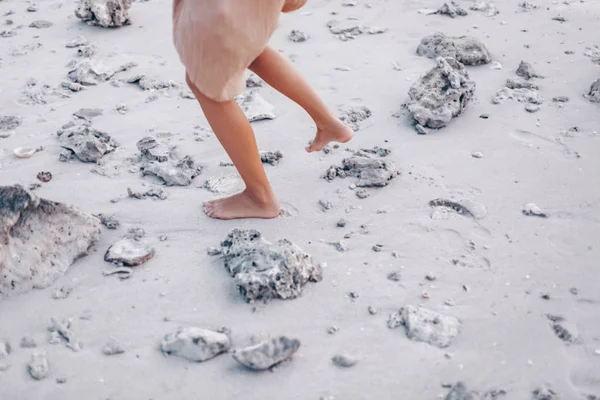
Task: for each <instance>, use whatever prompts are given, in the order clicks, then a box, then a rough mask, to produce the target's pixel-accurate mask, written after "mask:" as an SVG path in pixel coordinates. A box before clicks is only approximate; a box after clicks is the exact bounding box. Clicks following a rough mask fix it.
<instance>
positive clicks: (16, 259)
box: [0, 185, 100, 298]
mask: <svg viewBox="0 0 600 400" xmlns="http://www.w3.org/2000/svg"><path fill="white" fill-rule="evenodd" d="M99 237H100V221H99V220H98V219H97V218H95V217H93V216H91V215H88V214H85V213H83V212H81V211H79V210H77V209H75V208H73V207H69V206H66V205H64V204H62V203H58V202H54V201H49V200H45V199H40V198H38V197H37V196H35V195H34V194H33V193H31V192H29V191H27V190H25V189H24V188H23V187H21V186H18V185H16V186H0V243H2V246H0V298H2V297H7V296H10V295H13V294H19V293H25V292H28V291H30V290H31V289H34V288H46V287H48V286H50V285H51V284H52V283H53V282H54V281H55V280H56V279H58V278H59V277H61V276H62V275H64V273H65V272H66V271H67V270H68V269H69V267H70V266H71V265H72V264H73V263H74V262H75V260H78V259H80V258H82V257H83V256H85V255H87V253H88V251H89V249H90V247H92V246H93V245H94V244H95V243H96V242H97V241H98V239H99Z"/></svg>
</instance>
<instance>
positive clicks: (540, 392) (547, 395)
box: [531, 386, 559, 400]
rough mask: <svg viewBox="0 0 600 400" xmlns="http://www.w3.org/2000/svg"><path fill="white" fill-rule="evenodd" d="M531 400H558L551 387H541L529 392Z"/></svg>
mask: <svg viewBox="0 0 600 400" xmlns="http://www.w3.org/2000/svg"><path fill="white" fill-rule="evenodd" d="M531 394H532V396H533V397H532V398H533V400H559V397H558V395H557V394H556V392H555V391H554V390H552V388H551V387H548V386H542V387H539V388H537V389H535V390H533V391H532V392H531Z"/></svg>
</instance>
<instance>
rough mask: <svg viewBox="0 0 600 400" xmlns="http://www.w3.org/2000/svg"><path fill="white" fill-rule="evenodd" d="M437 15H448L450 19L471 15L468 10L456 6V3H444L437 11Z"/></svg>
mask: <svg viewBox="0 0 600 400" xmlns="http://www.w3.org/2000/svg"><path fill="white" fill-rule="evenodd" d="M436 14H440V15H447V16H449V17H452V18H455V17H464V16H466V15H468V14H469V13H468V12H467V10H465V9H464V8H462V7H461V6H459V5H458V4H456V3H455V2H454V1H451V2H450V3H444V4H443V5H442V6H441V7H440V8H439V9H438V10H437V11H436Z"/></svg>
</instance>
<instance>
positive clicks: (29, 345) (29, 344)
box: [20, 336, 37, 349]
mask: <svg viewBox="0 0 600 400" xmlns="http://www.w3.org/2000/svg"><path fill="white" fill-rule="evenodd" d="M20 346H21V348H23V349H33V348H36V347H37V342H36V341H35V339H34V338H32V337H31V336H23V337H22V338H21V344H20Z"/></svg>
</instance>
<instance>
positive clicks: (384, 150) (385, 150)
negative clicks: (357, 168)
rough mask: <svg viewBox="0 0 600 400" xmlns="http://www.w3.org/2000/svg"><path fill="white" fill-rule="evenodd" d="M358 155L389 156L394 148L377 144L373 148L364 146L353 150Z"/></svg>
mask: <svg viewBox="0 0 600 400" xmlns="http://www.w3.org/2000/svg"><path fill="white" fill-rule="evenodd" d="M353 153H354V155H355V156H357V157H371V156H374V155H376V156H379V157H387V156H389V155H390V154H391V153H392V149H390V148H389V147H379V146H375V147H373V148H370V149H368V148H362V149H360V150H357V151H354V152H353Z"/></svg>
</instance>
